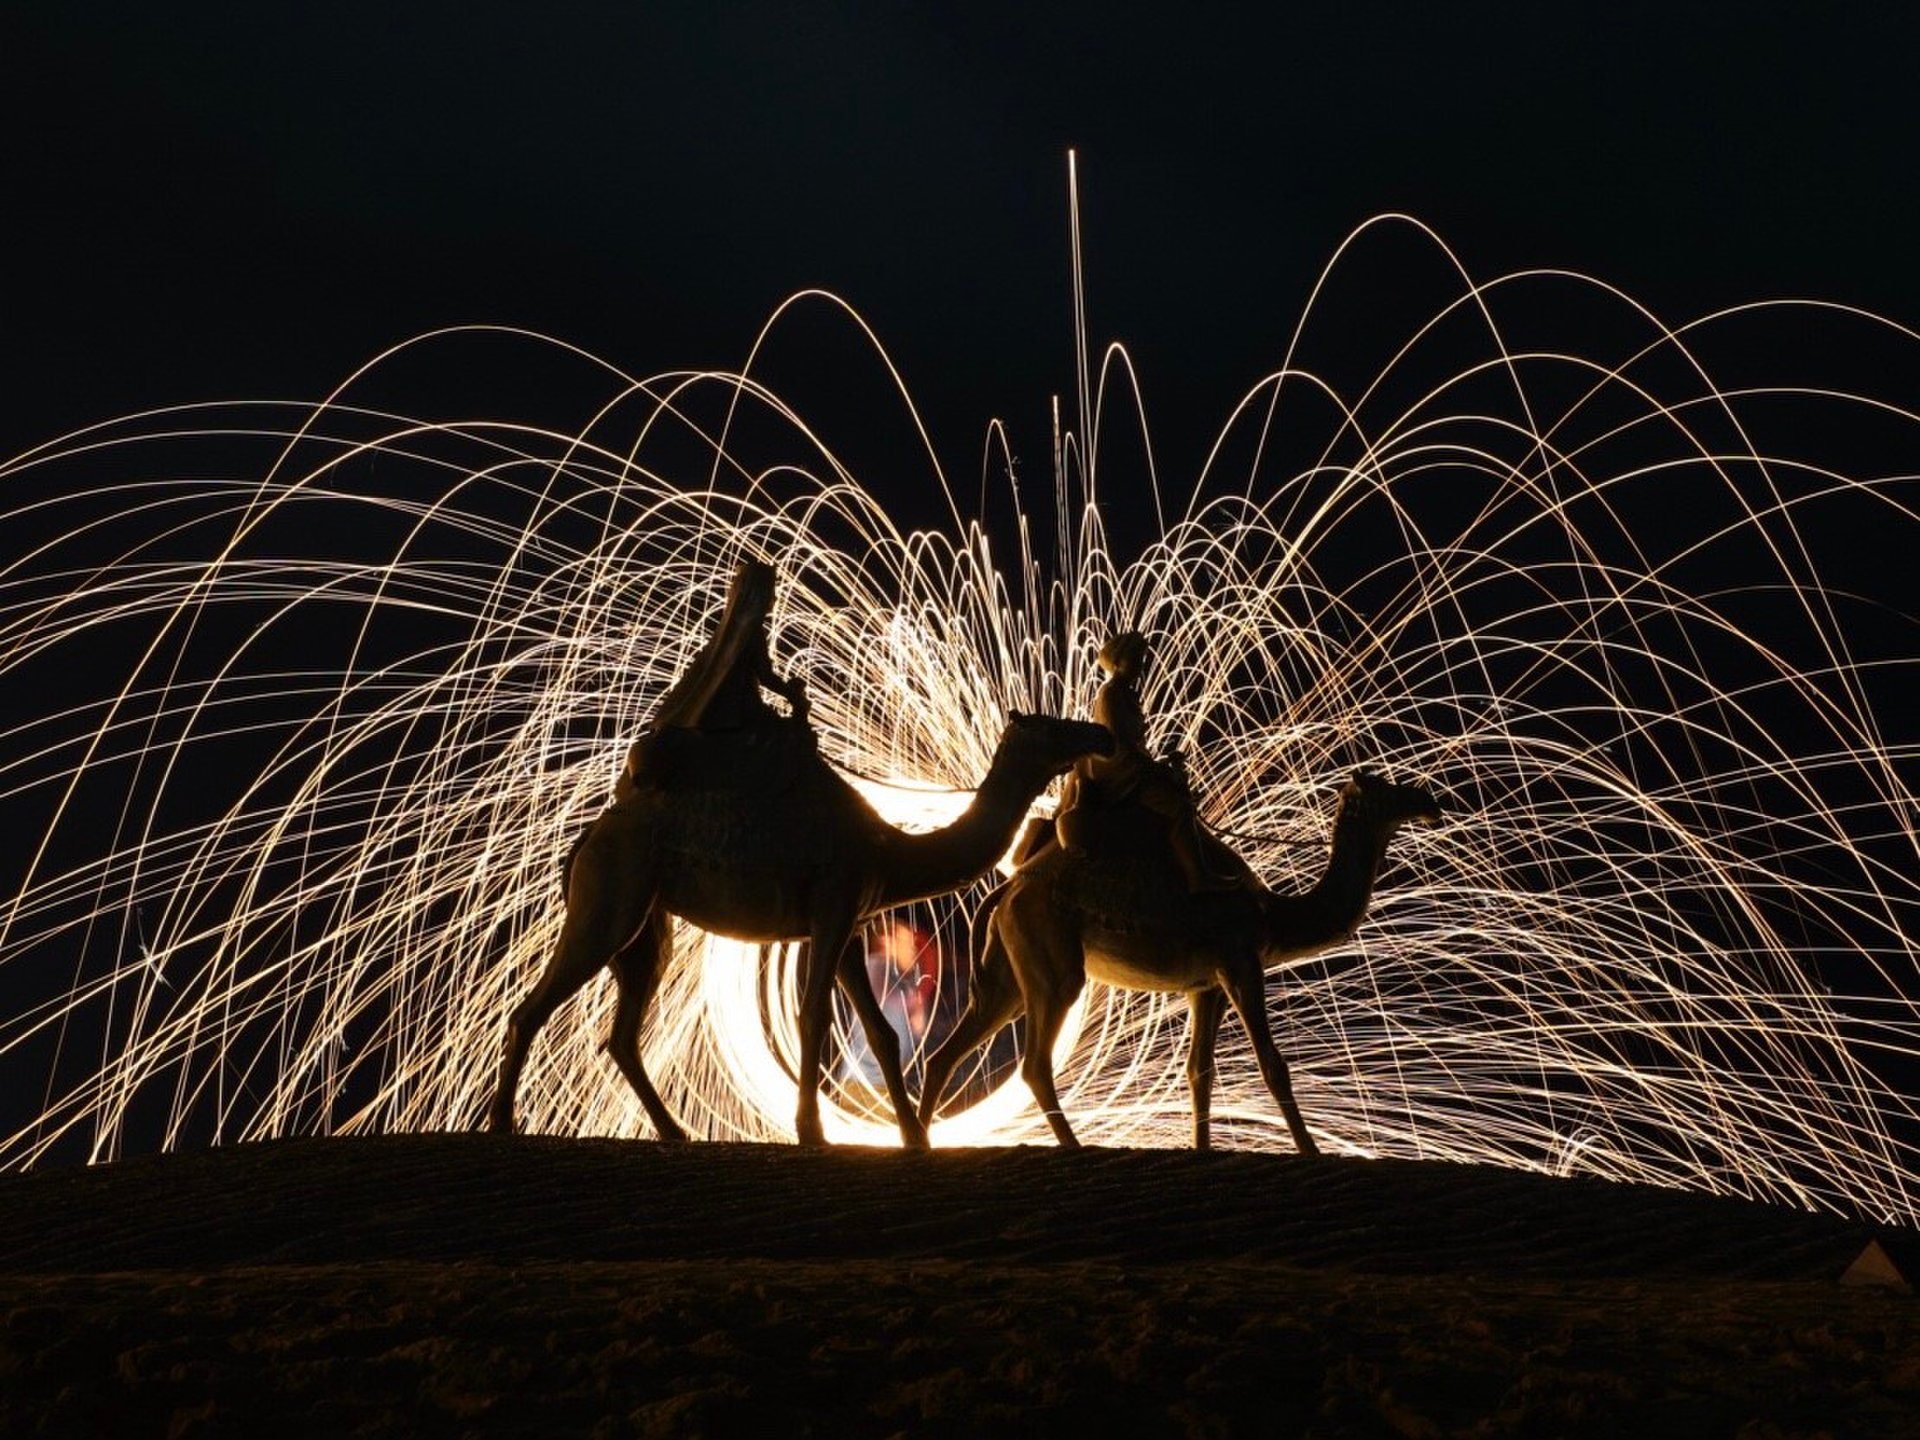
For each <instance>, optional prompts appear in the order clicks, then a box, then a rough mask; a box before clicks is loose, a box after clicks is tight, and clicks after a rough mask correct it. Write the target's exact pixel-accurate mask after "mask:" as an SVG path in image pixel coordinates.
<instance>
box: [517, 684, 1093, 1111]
mask: <svg viewBox="0 0 1920 1440" xmlns="http://www.w3.org/2000/svg"><path fill="white" fill-rule="evenodd" d="M785 728H786V729H788V731H789V732H792V730H793V729H794V728H795V727H785ZM797 729H798V733H797V735H796V734H793V733H787V734H782V733H778V732H777V731H775V732H767V731H759V732H755V731H736V732H715V733H712V734H709V735H705V736H695V735H693V733H692V732H690V731H680V732H677V734H676V733H675V732H663V735H662V740H661V743H662V744H664V745H666V746H667V749H666V750H664V751H662V752H660V761H659V763H660V766H661V770H662V772H663V777H662V779H661V781H660V783H657V784H646V785H640V786H630V787H627V788H626V789H625V790H624V791H623V792H622V793H621V795H620V796H619V797H618V798H617V799H616V800H615V801H614V803H613V804H611V805H610V806H608V808H607V809H606V810H605V811H604V812H602V814H601V815H600V817H599V818H598V819H597V820H595V821H594V822H593V824H592V825H591V826H590V827H589V828H588V830H587V833H586V835H585V837H584V838H583V839H582V840H581V842H580V843H579V845H578V846H577V847H576V850H575V853H574V855H573V857H572V859H571V861H570V863H569V865H568V867H567V915H566V921H565V924H564V925H563V926H562V928H561V932H560V939H559V942H558V944H557V945H556V946H555V949H554V952H553V956H552V958H551V959H550V960H549V961H548V962H547V967H546V969H545V971H544V972H543V973H542V974H541V976H540V978H539V980H538V981H537V982H536V983H535V985H534V987H533V989H532V990H531V991H530V992H529V993H528V994H527V996H526V998H525V999H523V1000H522V1001H521V1002H520V1004H519V1005H518V1006H517V1007H516V1008H515V1009H514V1011H513V1014H512V1017H511V1018H510V1019H509V1020H508V1022H507V1032H506V1040H505V1045H504V1048H503V1052H502V1056H501V1062H500V1078H499V1084H498V1087H497V1089H496V1090H495V1092H494V1098H493V1104H492V1106H491V1108H490V1110H489V1121H490V1124H491V1127H492V1128H493V1129H494V1130H496V1131H501V1132H509V1133H510V1132H511V1131H512V1129H513V1105H514V1097H515V1094H516V1092H517V1091H518V1088H519V1081H520V1070H521V1067H522V1065H523V1064H524V1063H525V1061H526V1056H527V1050H528V1047H529V1046H530V1045H531V1044H532V1043H533V1039H534V1037H535V1035H537V1034H538V1033H539V1031H540V1028H541V1027H542V1026H543V1025H545V1024H546V1022H547V1020H548V1019H549V1018H550V1017H551V1016H552V1014H553V1012H554V1010H555V1009H557V1008H558V1007H559V1006H560V1004H561V1003H562V1002H564V1001H565V1000H567V999H568V998H569V997H570V996H572V995H574V994H575V993H576V992H578V991H579V989H580V987H581V986H583V985H585V984H586V983H587V981H588V980H590V979H591V978H592V977H593V976H594V975H596V974H598V973H599V971H600V969H601V968H602V967H603V966H610V967H612V970H613V974H614V979H615V982H616V983H617V985H618V987H619V994H618V997H617V999H616V1002H615V1007H614V1018H613V1026H612V1030H611V1032H610V1034H609V1036H608V1038H607V1041H606V1045H605V1048H606V1050H607V1051H608V1052H609V1053H610V1054H611V1055H612V1056H613V1059H614V1062H615V1063H616V1064H617V1065H618V1066H619V1067H620V1071H621V1073H622V1074H623V1075H624V1076H625V1077H626V1079H627V1083H628V1084H629V1085H631V1086H632V1087H633V1090H634V1093H635V1094H637V1095H638V1096H639V1097H640V1103H641V1104H642V1105H643V1106H644V1107H645V1108H646V1112H647V1115H648V1117H649V1118H650V1119H651V1120H652V1122H653V1126H654V1130H655V1132H656V1133H657V1134H658V1135H659V1137H660V1138H661V1139H662V1140H681V1139H684V1138H685V1131H683V1130H682V1129H681V1127H680V1125H679V1123H678V1122H677V1121H676V1120H675V1119H674V1117H673V1115H672V1114H671V1113H670V1112H669V1111H668V1109H667V1107H666V1105H665V1104H664V1103H663V1102H662V1101H661V1099H660V1095H659V1092H658V1091H656V1090H655V1089H654V1087H653V1083H652V1082H651V1081H650V1080H649V1079H648V1078H647V1073H646V1069H645V1067H644V1066H643V1065H642V1063H641V1058H640V1026H641V1022H642V1021H643V1020H644V1019H645V1017H646V1010H647V1005H648V1003H649V1001H650V1000H651V999H652V997H653V993H654V990H655V988H656V986H657V985H658V984H659V981H660V977H661V975H662V973H663V972H664V970H665V967H666V965H667V963H668V962H669V960H670V959H671V958H672V951H673V926H672V923H671V919H670V917H672V916H679V917H680V918H682V919H684V920H687V921H689V922H690V923H692V924H694V925H697V926H698V927H700V928H701V929H703V930H706V931H709V932H711V933H713V934H716V935H724V936H728V937H730V938H732V939H736V940H744V941H749V942H758V943H760V944H763V945H764V944H768V943H774V942H779V941H785V940H801V939H804V940H807V941H808V942H809V944H810V949H809V952H808V956H807V959H806V961H805V963H804V964H803V966H802V969H801V980H800V988H801V1001H800V1017H799V1020H800V1073H799V1076H798V1081H799V1086H800V1103H799V1111H798V1115H797V1117H796V1120H795V1130H796V1132H797V1134H798V1137H799V1139H800V1142H801V1143H802V1144H808V1145H819V1144H824V1143H825V1135H824V1134H823V1132H822V1130H821V1126H820V1102H819V1084H820V1064H821V1051H822V1047H823V1045H824V1042H825V1038H826V1033H827V1029H828V1025H829V1023H830V1019H831V1013H830V1001H831V998H832V986H833V982H834V980H835V979H836V978H838V980H839V982H840V984H841V987H842V989H843V990H844V991H845V992H846V994H847V998H848V999H849V1000H850V1001H851V1002H852V1003H853V1006H854V1009H855V1012H856V1013H857V1014H858V1015H859V1017H860V1021H861V1024H862V1026H863V1027H864V1028H865V1030H866V1032H867V1036H868V1039H869V1041H870V1042H871V1043H872V1045H873V1048H874V1052H875V1054H876V1055H877V1056H878V1058H879V1060H880V1064H881V1069H882V1071H883V1072H884V1075H885V1078H886V1084H887V1093H888V1094H889V1095H890V1096H891V1097H892V1100H893V1105H894V1110H895V1114H896V1116H897V1118H898V1121H899V1125H900V1135H901V1139H902V1141H903V1142H904V1143H906V1144H907V1145H910V1146H915V1147H922V1148H923V1147H924V1146H925V1145H926V1143H927V1136H926V1128H925V1126H923V1125H922V1124H921V1123H920V1121H919V1119H918V1117H917V1115H916V1114H915V1112H914V1109H913V1106H912V1103H911V1101H910V1100H909V1099H908V1096H907V1092H906V1085H905V1083H904V1081H903V1080H902V1079H901V1075H900V1054H899V1041H898V1038H897V1037H896V1036H895V1034H894V1032H893V1029H892V1027H891V1026H890V1025H888V1024H887V1021H886V1018H885V1016H884V1015H883V1014H882V1013H881V1010H880V1006H879V1002H878V1001H877V1000H876V999H875V998H874V994H873V989H872V987H871V985H870V984H869V983H868V980H867V974H866V967H865V965H864V964H863V963H862V960H861V958H860V956H859V955H858V954H857V953H854V952H852V951H850V950H849V948H848V942H849V940H850V939H851V938H852V936H853V934H854V932H855V929H856V927H857V926H858V925H859V923H860V922H861V921H862V920H863V919H865V918H866V917H868V916H870V915H874V914H878V913H879V912H881V911H883V910H888V909H891V908H893V907H894V906H896V905H905V904H908V903H910V902H912V901H915V900H924V899H927V898H930V897H932V896H935V895H944V894H946V893H948V892H949V891H953V890H958V889H960V888H961V887H963V886H965V885H968V884H971V883H972V882H973V881H974V880H976V879H978V878H979V877H980V876H982V875H984V874H985V873H986V872H987V871H988V870H989V869H991V868H992V867H993V865H994V864H995V863H996V862H998V861H999V859H1000V858H1001V856H1002V855H1004V854H1005V853H1006V850H1007V846H1008V844H1009V843H1010V842H1011V840H1012V839H1013V836H1014V832H1015V830H1016V829H1017V828H1018V827H1019V826H1020V824H1021V822H1022V821H1023V820H1024V819H1025V817H1026V814H1027V810H1028V807H1029V806H1030V805H1031V804H1032V803H1033V801H1034V799H1035V797H1036V796H1038V795H1039V794H1040V792H1041V791H1042V790H1044V789H1045V788H1046V787H1047V785H1048V784H1049V783H1050V782H1051V781H1052V780H1054V779H1055V778H1056V777H1057V776H1059V775H1062V774H1064V773H1065V772H1066V771H1067V770H1068V769H1069V768H1070V767H1071V766H1072V765H1073V763H1074V762H1075V761H1076V760H1079V759H1081V758H1083V757H1085V756H1088V755H1093V754H1105V753H1108V752H1109V751H1110V750H1111V749H1112V747H1113V737H1112V736H1111V735H1109V734H1108V732H1107V731H1106V730H1105V729H1104V728H1102V727H1101V726H1098V725H1093V724H1089V723H1086V722H1084V721H1078V720H1056V719H1053V718H1050V717H1048V716H1043V715H1022V714H1018V713H1016V714H1015V715H1014V716H1013V717H1012V719H1011V720H1010V721H1009V722H1008V724H1007V726H1006V729H1005V730H1004V731H1003V732H1002V734H1001V737H1000V742H999V746H998V748H997V749H996V750H995V752H994V756H993V762H992V764H991V766H990V767H989V768H988V771H987V774H986V778H985V779H983V780H982V781H981V782H980V788H979V789H978V790H977V791H976V792H975V794H974V798H973V802H972V804H971V805H969V806H968V808H967V810H966V811H965V813H963V814H962V815H961V816H960V817H959V818H958V819H956V820H955V821H954V822H953V823H952V824H951V825H948V826H947V827H945V828H944V829H941V830H936V831H933V832H931V833H928V834H923V835H909V834H906V833H905V832H903V831H900V830H896V829H895V828H894V827H892V826H891V825H888V824H887V823H886V822H885V821H884V820H882V819H881V818H880V816H879V815H878V814H877V813H875V811H874V810H873V808H872V807H871V806H869V805H868V804H867V802H866V801H865V800H864V799H862V798H861V796H860V795H859V793H858V792H857V791H855V790H854V789H853V787H852V786H850V785H849V784H847V782H846V781H845V780H843V779H842V778H841V777H840V776H839V775H838V774H837V773H836V772H835V771H834V770H833V769H832V767H831V766H829V765H828V764H827V763H826V762H825V761H824V760H822V759H821V758H820V756H819V754H818V752H817V751H816V750H815V749H814V748H813V745H812V737H811V734H810V733H809V732H807V731H806V730H805V727H804V726H802V727H797Z"/></svg>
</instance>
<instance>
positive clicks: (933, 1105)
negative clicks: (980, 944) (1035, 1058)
mask: <svg viewBox="0 0 1920 1440" xmlns="http://www.w3.org/2000/svg"><path fill="white" fill-rule="evenodd" d="M1022 1008H1023V1002H1022V1001H1021V999H1020V986H1019V984H1018V982H1017V981H1015V980H1014V978H1013V967H1012V966H1011V965H1009V964H1008V963H1007V952H1006V949H1005V948H1004V947H1003V946H1002V945H1001V944H1000V940H999V937H998V936H997V935H995V934H993V933H992V932H991V931H989V932H988V936H987V947H986V951H985V953H984V954H983V955H982V956H981V957H980V962H979V963H978V964H977V965H975V966H974V967H973V984H972V986H971V988H970V989H969V990H968V991H967V1008H966V1009H965V1010H963V1011H961V1012H960V1018H959V1020H958V1021H956V1022H955V1024H954V1027H953V1029H952V1030H951V1031H950V1032H948V1035H947V1038H946V1039H945V1040H942V1041H941V1042H940V1048H939V1049H937V1050H935V1051H934V1052H933V1054H932V1056H931V1057H930V1058H929V1059H928V1060H927V1073H926V1079H925V1082H924V1083H923V1084H922V1085H921V1087H920V1123H921V1124H922V1125H931V1124H933V1117H934V1114H935V1112H936V1111H938V1110H939V1108H940V1099H941V1097H942V1096H943V1095H945V1094H946V1093H947V1081H948V1080H950V1079H951V1078H952V1076H953V1072H954V1071H955V1070H956V1069H957V1068H959V1065H960V1062H961V1061H962V1060H965V1059H966V1058H967V1057H968V1056H969V1055H971V1054H972V1053H973V1052H974V1051H975V1050H978V1049H979V1048H980V1047H981V1046H982V1045H984V1044H985V1043H986V1042H987V1041H988V1040H989V1039H990V1038H992V1036H993V1035H994V1033H995V1032H996V1031H998V1030H999V1028H1000V1027H1001V1026H1002V1025H1005V1024H1006V1023H1007V1022H1008V1021H1009V1020H1011V1019H1013V1018H1014V1016H1016V1015H1018V1014H1019V1013H1020V1011H1021V1009H1022Z"/></svg>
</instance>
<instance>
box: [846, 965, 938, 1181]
mask: <svg viewBox="0 0 1920 1440" xmlns="http://www.w3.org/2000/svg"><path fill="white" fill-rule="evenodd" d="M838 979H839V981H840V988H841V990H843V991H844V992H845V993H846V997H847V999H848V1000H850V1001H852V1002H853V1013H854V1014H855V1015H857V1016H859V1018H860V1028H861V1029H862V1030H865V1031H866V1032H867V1048H868V1049H870V1050H872V1051H873V1055H874V1058H875V1059H876V1060H878V1061H879V1062H880V1074H881V1076H882V1078H883V1079H885V1081H886V1083H887V1098H888V1099H890V1100H891V1101H892V1102H893V1113H894V1117H895V1119H896V1120H897V1122H898V1123H899V1126H900V1143H901V1144H902V1145H904V1146H906V1147H907V1148H908V1149H909V1150H924V1149H926V1148H927V1127H926V1126H924V1125H922V1124H921V1123H920V1117H919V1116H918V1115H917V1114H915V1113H914V1109H913V1101H912V1100H910V1099H909V1098H908V1097H907V1082H906V1078H905V1076H903V1075H902V1074H901V1073H900V1037H899V1035H898V1034H896V1033H895V1032H894V1028H893V1026H891V1025H889V1024H888V1023H887V1016H886V1012H885V1011H884V1010H882V1009H881V1008H880V1001H879V1000H878V999H877V998H875V996H874V993H873V982H872V981H871V980H870V979H869V978H868V977H867V967H866V963H865V961H863V960H862V959H861V957H860V953H859V951H857V950H856V949H855V948H854V947H853V946H851V945H849V946H848V947H847V948H846V949H845V950H843V951H841V952H840V971H839V976H838Z"/></svg>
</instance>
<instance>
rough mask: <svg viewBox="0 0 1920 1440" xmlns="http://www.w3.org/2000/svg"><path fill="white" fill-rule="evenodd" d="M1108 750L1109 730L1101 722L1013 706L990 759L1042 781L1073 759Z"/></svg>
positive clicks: (1110, 745)
mask: <svg viewBox="0 0 1920 1440" xmlns="http://www.w3.org/2000/svg"><path fill="white" fill-rule="evenodd" d="M1112 753H1113V733H1112V732H1111V731H1110V730H1108V729H1107V727H1106V726H1104V725H1095V724H1093V723H1092V722H1091V721H1088V720H1059V719H1055V718H1054V717H1053V716H1051V715H1028V714H1025V713H1023V712H1021V711H1019V710H1015V711H1012V712H1011V713H1010V714H1009V715H1008V717H1007V728H1006V729H1004V730H1002V731H1001V732H1000V747H999V749H998V750H996V751H995V752H994V757H993V760H994V766H995V768H996V769H997V768H999V767H1000V766H1001V765H1002V764H1006V765H1009V766H1013V767H1017V768H1018V769H1019V770H1020V771H1021V772H1022V773H1023V774H1032V775H1034V776H1036V777H1038V778H1039V779H1041V780H1042V782H1043V783H1044V781H1046V780H1051V779H1053V778H1054V777H1055V776H1056V775H1064V774H1066V773H1067V771H1069V770H1071V769H1072V768H1073V765H1074V762H1075V761H1076V760H1081V759H1084V758H1086V757H1087V756H1089V755H1111V754H1112Z"/></svg>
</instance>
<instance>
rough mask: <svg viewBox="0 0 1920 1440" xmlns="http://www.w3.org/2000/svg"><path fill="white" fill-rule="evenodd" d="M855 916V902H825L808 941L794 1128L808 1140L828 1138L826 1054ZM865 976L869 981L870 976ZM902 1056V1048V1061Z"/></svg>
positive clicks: (802, 977)
mask: <svg viewBox="0 0 1920 1440" xmlns="http://www.w3.org/2000/svg"><path fill="white" fill-rule="evenodd" d="M853 922H854V913H853V906H851V905H827V906H823V907H822V908H821V909H820V911H819V912H818V913H817V914H816V915H815V917H814V922H813V934H812V938H811V939H810V940H809V942H808V944H807V959H806V964H805V967H804V968H803V969H802V971H801V975H800V1077H799V1082H798V1083H799V1087H800V1104H799V1109H798V1111H797V1112H796V1113H795V1115H794V1121H793V1129H794V1134H795V1136H796V1137H797V1138H798V1139H799V1141H800V1143H801V1144H802V1145H824V1144H826V1143H827V1136H826V1132H825V1131H824V1130H823V1129H821V1126H820V1056H821V1051H822V1050H823V1049H824V1048H825V1046H826V1041H827V1025H828V1021H829V1020H830V1019H831V1017H832V1009H831V1006H832V1001H833V982H834V977H835V976H836V975H838V974H839V971H840V957H841V956H842V955H844V954H845V953H846V950H847V943H848V942H849V941H850V940H851V939H852V938H853ZM861 978H862V980H863V981H864V979H865V976H862V977H861ZM869 994H871V991H869ZM898 1058H899V1057H898V1055H897V1054H896V1056H895V1061H896V1063H897V1062H898Z"/></svg>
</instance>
